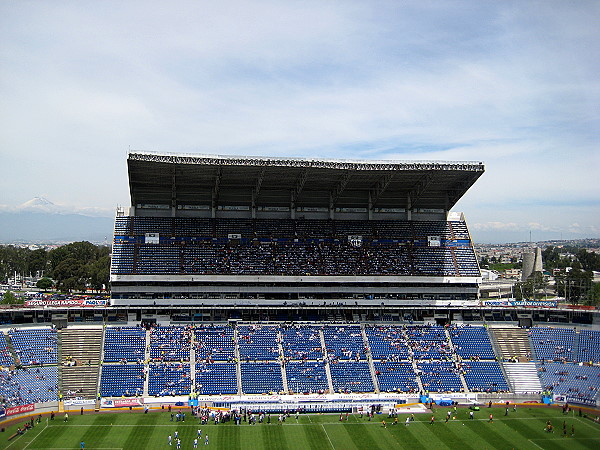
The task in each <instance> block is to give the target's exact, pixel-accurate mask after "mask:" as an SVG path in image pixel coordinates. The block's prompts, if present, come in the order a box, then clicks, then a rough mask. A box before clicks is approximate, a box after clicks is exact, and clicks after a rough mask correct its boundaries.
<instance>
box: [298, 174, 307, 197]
mask: <svg viewBox="0 0 600 450" xmlns="http://www.w3.org/2000/svg"><path fill="white" fill-rule="evenodd" d="M307 178H308V168H305V169H304V170H303V171H302V172H301V173H300V176H299V177H298V181H297V182H296V198H298V196H299V195H300V193H301V192H302V189H304V184H305V183H306V179H307Z"/></svg>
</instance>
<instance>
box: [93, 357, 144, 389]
mask: <svg viewBox="0 0 600 450" xmlns="http://www.w3.org/2000/svg"><path fill="white" fill-rule="evenodd" d="M143 391H144V366H143V365H142V364H105V365H103V366H102V374H101V378H100V395H102V396H103V397H121V396H125V397H132V396H137V395H142V393H143Z"/></svg>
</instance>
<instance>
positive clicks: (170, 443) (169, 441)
mask: <svg viewBox="0 0 600 450" xmlns="http://www.w3.org/2000/svg"><path fill="white" fill-rule="evenodd" d="M167 442H168V443H169V445H173V438H172V437H171V435H169V436H168V437H167Z"/></svg>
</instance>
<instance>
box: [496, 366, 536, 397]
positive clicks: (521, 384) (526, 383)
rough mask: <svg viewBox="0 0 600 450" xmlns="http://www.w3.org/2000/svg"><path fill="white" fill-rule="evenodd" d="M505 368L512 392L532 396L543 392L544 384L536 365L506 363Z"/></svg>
mask: <svg viewBox="0 0 600 450" xmlns="http://www.w3.org/2000/svg"><path fill="white" fill-rule="evenodd" d="M503 366H504V370H505V373H506V378H507V381H508V383H509V387H510V388H511V390H512V392H514V393H516V394H526V393H528V394H531V393H534V392H541V391H542V384H541V382H540V378H539V376H538V371H537V367H536V365H535V363H533V362H525V363H504V364H503Z"/></svg>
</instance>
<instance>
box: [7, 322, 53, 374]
mask: <svg viewBox="0 0 600 450" xmlns="http://www.w3.org/2000/svg"><path fill="white" fill-rule="evenodd" d="M9 335H10V339H11V341H12V344H13V347H14V349H15V353H16V354H17V357H18V358H19V360H20V361H21V364H22V365H23V366H30V365H37V364H57V363H58V356H57V355H58V348H57V337H56V330H55V329H52V328H42V329H39V328H33V329H24V330H11V331H10V332H9Z"/></svg>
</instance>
